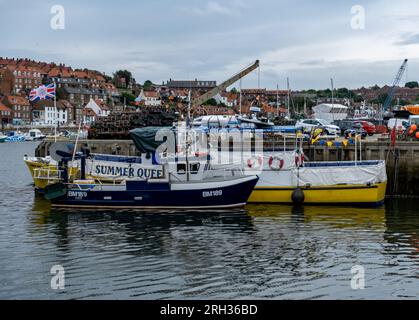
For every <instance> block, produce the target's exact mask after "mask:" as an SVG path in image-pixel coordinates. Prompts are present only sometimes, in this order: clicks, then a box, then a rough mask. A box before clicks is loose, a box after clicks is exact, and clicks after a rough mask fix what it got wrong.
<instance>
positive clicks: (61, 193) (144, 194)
mask: <svg viewBox="0 0 419 320" xmlns="http://www.w3.org/2000/svg"><path fill="white" fill-rule="evenodd" d="M84 161H85V160H84V157H83V156H82V159H81V178H80V179H78V180H73V181H70V180H69V179H68V171H67V170H68V169H67V168H66V167H65V166H64V167H63V170H62V172H61V174H60V176H61V179H60V181H59V182H58V183H55V184H50V185H48V186H46V187H45V190H44V191H45V192H44V196H45V198H46V199H48V200H50V201H51V204H52V206H54V207H70V208H98V209H104V208H120V209H150V208H153V209H193V210H206V209H227V208H237V207H243V206H244V205H245V204H246V202H247V199H248V198H249V196H250V194H251V192H252V191H253V189H254V187H255V185H256V183H257V181H258V179H259V178H258V177H257V176H255V175H252V176H247V175H244V174H243V175H237V172H236V173H235V174H231V175H228V177H227V178H226V175H225V174H221V175H219V176H217V175H213V171H212V172H211V176H208V177H203V178H202V179H200V180H191V179H189V177H190V176H191V175H192V174H193V172H194V171H195V167H194V164H193V163H191V164H189V162H188V161H186V162H185V163H180V164H181V165H182V168H181V169H179V170H177V171H176V172H171V171H170V169H169V166H168V164H165V165H164V166H163V173H161V174H156V175H154V176H150V177H148V178H145V179H133V180H125V181H124V183H122V184H118V185H117V184H102V183H100V184H97V183H95V181H94V180H90V179H86V177H85V171H84V170H85V169H84V168H85V162H84ZM177 165H179V162H178V163H177ZM183 169H185V171H183Z"/></svg>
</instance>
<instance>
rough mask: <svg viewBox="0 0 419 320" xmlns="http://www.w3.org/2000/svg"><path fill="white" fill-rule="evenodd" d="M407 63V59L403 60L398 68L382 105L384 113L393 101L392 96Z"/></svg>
mask: <svg viewBox="0 0 419 320" xmlns="http://www.w3.org/2000/svg"><path fill="white" fill-rule="evenodd" d="M407 62H408V59H405V60H404V61H403V64H402V66H401V67H400V69H399V71H398V72H397V75H396V79H394V83H393V86H392V87H391V88H390V90H389V92H388V95H387V99H386V101H385V102H384V105H383V110H384V112H385V111H387V109H388V108H389V107H390V104H391V102H392V101H393V98H394V94H395V93H396V88H397V86H398V85H399V83H400V80H401V79H402V77H403V74H404V72H405V70H406V67H407Z"/></svg>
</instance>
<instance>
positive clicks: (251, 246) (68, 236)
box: [28, 197, 418, 299]
mask: <svg viewBox="0 0 419 320" xmlns="http://www.w3.org/2000/svg"><path fill="white" fill-rule="evenodd" d="M400 206H401V207H397V206H394V205H393V204H390V205H387V207H381V208H348V207H341V208H339V207H338V208H337V207H317V206H313V207H291V206H281V205H249V206H247V207H246V208H245V210H239V211H227V212H217V213H214V212H211V213H196V212H182V213H174V212H141V213H140V212H133V211H118V212H112V211H77V212H71V211H67V210H55V209H51V208H50V206H49V204H48V202H47V201H45V200H43V199H42V197H35V199H34V203H33V207H32V211H31V212H30V213H29V214H28V219H29V221H30V225H31V227H30V228H29V230H30V232H31V233H32V235H33V237H34V238H36V239H40V238H47V239H49V240H50V246H49V247H48V248H49V250H51V252H61V253H65V258H64V262H63V263H64V264H66V265H70V266H71V268H72V269H71V270H70V272H69V274H72V276H73V277H74V280H73V287H72V289H71V290H70V291H69V292H68V293H67V294H66V297H69V298H86V297H108V298H114V297H119V298H121V297H125V298H151V299H154V298H191V299H192V298H197V297H199V298H220V299H221V298H275V299H278V298H315V299H321V298H359V297H361V298H366V297H369V298H377V297H378V298H379V297H387V298H389V297H392V298H394V297H414V296H415V294H416V291H414V290H416V289H414V288H417V287H416V285H417V282H416V281H417V277H418V275H417V273H416V269H412V266H414V265H415V264H416V266H417V259H416V258H417V255H416V256H414V254H413V251H414V250H417V248H418V247H417V238H415V235H417V227H418V224H417V222H418V218H417V216H415V217H412V216H411V214H410V213H408V214H403V215H401V214H400V212H401V211H403V210H404V208H405V207H404V206H405V204H403V205H402V204H400ZM406 206H408V207H410V208H411V207H414V206H413V204H408V205H406ZM409 220H410V223H407V222H406V221H409ZM412 221H413V224H412ZM415 241H416V242H415ZM403 243H405V244H404V245H403ZM413 248H415V249H414V250H412V249H413ZM55 254H57V253H55ZM57 255H59V254H57ZM75 257H77V259H76V258H75ZM355 264H362V265H365V266H366V268H367V270H374V274H371V275H370V279H369V280H368V281H369V282H368V283H369V284H370V286H371V287H374V288H375V287H379V286H381V285H382V283H385V284H386V286H387V289H380V290H378V291H374V292H373V293H371V291H370V292H364V293H363V294H362V295H361V296H359V293H354V291H353V290H352V289H351V288H350V287H349V285H348V281H349V280H350V277H351V274H350V269H351V267H352V266H354V265H355ZM92 267H93V268H95V269H97V268H99V270H100V274H99V275H96V276H94V277H93V276H92V274H91V272H90V271H86V270H91V268H92ZM92 277H93V278H92ZM86 279H87V280H86ZM104 279H106V281H105V280H104ZM395 279H397V280H398V281H401V282H402V283H404V285H403V286H404V287H403V289H396V287H394V281H396V280H395ZM412 279H415V280H412ZM76 280H77V281H76ZM85 281H88V282H89V281H90V282H92V281H93V282H94V283H96V282H100V285H95V286H93V288H91V289H89V290H84V289H83V290H81V289H80V288H81V284H78V283H83V282H85ZM103 281H105V282H103ZM412 281H413V282H412ZM386 290H387V291H386Z"/></svg>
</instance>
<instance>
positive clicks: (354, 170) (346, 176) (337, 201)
mask: <svg viewBox="0 0 419 320" xmlns="http://www.w3.org/2000/svg"><path fill="white" fill-rule="evenodd" d="M295 157H296V155H295V153H293V152H282V153H278V154H276V155H275V157H272V156H271V157H270V159H271V160H269V161H268V163H269V164H270V166H266V164H265V165H264V167H263V169H262V170H261V172H260V173H258V175H259V178H260V179H259V181H258V183H257V185H256V187H255V189H254V191H253V193H252V194H251V196H250V198H249V201H248V202H249V203H281V204H293V203H296V202H297V203H298V202H301V203H303V204H305V205H361V206H380V205H382V204H383V203H384V200H385V195H386V187H387V174H386V164H385V161H335V162H307V163H305V162H304V163H302V164H301V166H296V165H295V162H294V158H295ZM273 158H275V159H276V160H278V159H279V160H280V161H279V162H278V161H277V163H279V165H277V166H276V167H274V168H272V164H273V163H274V162H273V161H272V159H273ZM266 162H267V161H264V163H266ZM297 189H298V192H299V195H298V196H297V197H299V198H300V200H298V201H296V200H295V198H294V199H293V194H294V195H295V193H296V192H297V191H296V190H297Z"/></svg>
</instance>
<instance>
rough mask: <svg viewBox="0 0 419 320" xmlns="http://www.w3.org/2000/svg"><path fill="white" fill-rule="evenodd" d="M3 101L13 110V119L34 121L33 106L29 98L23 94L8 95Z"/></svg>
mask: <svg viewBox="0 0 419 320" xmlns="http://www.w3.org/2000/svg"><path fill="white" fill-rule="evenodd" d="M3 103H4V104H5V105H6V106H7V107H8V108H10V109H11V110H12V119H17V120H22V121H23V122H25V123H30V122H31V121H32V116H31V113H32V108H31V104H30V103H29V100H28V99H26V98H24V97H21V96H7V97H6V98H5V99H4V100H3Z"/></svg>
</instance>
